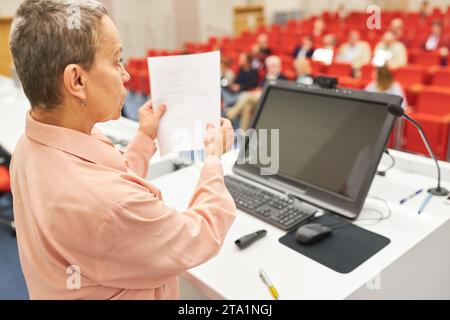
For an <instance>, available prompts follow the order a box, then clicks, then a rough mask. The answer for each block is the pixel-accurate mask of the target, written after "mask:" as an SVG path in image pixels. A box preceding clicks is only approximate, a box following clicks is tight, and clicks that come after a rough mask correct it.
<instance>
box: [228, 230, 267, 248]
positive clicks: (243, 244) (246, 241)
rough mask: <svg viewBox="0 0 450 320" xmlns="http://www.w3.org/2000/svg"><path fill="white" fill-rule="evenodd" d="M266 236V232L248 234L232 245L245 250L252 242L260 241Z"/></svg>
mask: <svg viewBox="0 0 450 320" xmlns="http://www.w3.org/2000/svg"><path fill="white" fill-rule="evenodd" d="M266 234H267V230H259V231H256V232H254V233H250V234H248V235H246V236H243V237H242V238H239V239H237V240H236V241H235V242H234V244H235V245H236V246H237V247H238V248H240V249H245V248H247V247H248V246H249V245H251V244H252V243H253V242H255V241H256V240H258V239H261V238H262V237H264V236H265V235H266Z"/></svg>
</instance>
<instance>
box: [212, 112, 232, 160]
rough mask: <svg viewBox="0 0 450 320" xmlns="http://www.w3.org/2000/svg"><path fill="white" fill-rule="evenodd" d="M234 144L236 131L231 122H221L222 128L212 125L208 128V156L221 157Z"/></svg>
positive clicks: (226, 120)
mask: <svg viewBox="0 0 450 320" xmlns="http://www.w3.org/2000/svg"><path fill="white" fill-rule="evenodd" d="M233 142H234V130H233V127H232V126H231V121H230V120H228V119H225V118H222V119H221V120H220V128H218V129H217V128H214V126H213V125H212V124H208V125H207V126H206V136H205V151H206V155H207V156H210V155H213V156H219V157H220V156H221V155H222V154H224V153H225V152H227V151H228V150H229V149H230V148H231V146H232V145H233Z"/></svg>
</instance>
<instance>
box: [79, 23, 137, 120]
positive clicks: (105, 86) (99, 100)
mask: <svg viewBox="0 0 450 320" xmlns="http://www.w3.org/2000/svg"><path fill="white" fill-rule="evenodd" d="M98 41H99V43H100V45H99V48H98V49H97V52H96V54H95V62H94V65H93V67H92V69H91V70H90V71H89V72H87V78H86V97H87V100H86V101H87V107H86V108H87V112H89V113H90V118H91V119H92V120H93V121H94V122H102V121H108V120H115V119H119V118H120V115H121V110H122V107H123V105H124V102H125V97H126V95H127V90H126V89H125V87H124V83H125V82H127V81H129V80H130V75H129V74H128V73H127V72H126V71H125V68H124V66H123V64H122V43H121V41H120V37H119V32H118V30H117V28H116V26H115V25H114V23H113V22H112V21H111V19H110V18H109V17H107V16H105V17H103V19H102V21H101V32H100V35H99V39H98Z"/></svg>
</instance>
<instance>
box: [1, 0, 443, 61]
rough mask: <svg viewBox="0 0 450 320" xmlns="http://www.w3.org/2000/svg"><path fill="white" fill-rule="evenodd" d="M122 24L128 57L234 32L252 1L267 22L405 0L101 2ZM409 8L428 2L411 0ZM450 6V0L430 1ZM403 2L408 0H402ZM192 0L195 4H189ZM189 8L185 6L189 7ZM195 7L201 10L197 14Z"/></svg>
mask: <svg viewBox="0 0 450 320" xmlns="http://www.w3.org/2000/svg"><path fill="white" fill-rule="evenodd" d="M100 1H102V2H103V3H105V5H106V7H107V8H108V10H109V12H110V16H111V18H112V19H113V21H114V22H115V23H116V24H117V27H118V28H119V31H120V34H121V36H122V40H123V43H124V48H125V52H124V56H125V57H129V56H143V55H145V53H146V50H147V49H148V48H156V49H158V48H159V49H179V48H181V47H182V45H183V43H184V42H185V41H188V40H190V41H204V40H206V39H208V37H209V36H212V35H217V36H221V35H227V34H232V33H233V7H234V6H237V5H246V4H248V3H262V4H264V6H265V14H266V21H267V22H268V23H271V22H272V18H273V16H274V14H275V13H277V12H280V11H297V10H298V11H300V10H301V11H303V13H304V15H306V16H308V15H311V14H317V13H320V12H322V11H323V10H334V9H336V8H337V6H338V5H339V4H340V3H344V4H345V6H346V8H347V9H348V10H365V9H366V8H367V6H368V5H369V4H372V3H373V4H381V5H382V4H383V3H384V2H385V1H389V3H393V2H394V1H401V0H320V1H318V0H253V1H249V0H100ZM405 1H407V5H406V6H407V7H408V9H409V10H414V9H417V8H418V7H419V5H420V3H421V2H422V0H405ZM429 1H430V4H432V5H433V6H434V5H449V4H450V1H449V0H429ZM20 2H21V0H0V16H2V15H3V16H5V15H6V16H11V15H13V14H14V12H15V10H16V8H17V7H18V5H19V4H20ZM402 2H403V1H402ZM188 3H189V5H190V7H189V8H188V7H186V5H187V4H188ZM183 6H184V7H183ZM194 11H195V12H194Z"/></svg>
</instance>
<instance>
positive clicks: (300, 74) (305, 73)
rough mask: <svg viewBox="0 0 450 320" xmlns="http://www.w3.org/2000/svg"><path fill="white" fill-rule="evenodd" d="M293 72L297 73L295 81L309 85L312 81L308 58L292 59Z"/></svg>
mask: <svg viewBox="0 0 450 320" xmlns="http://www.w3.org/2000/svg"><path fill="white" fill-rule="evenodd" d="M294 68H295V73H296V75H297V80H296V81H297V83H301V84H306V85H311V84H313V83H314V78H313V76H312V68H311V63H310V62H309V60H308V59H305V58H300V59H296V60H295V61H294Z"/></svg>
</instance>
